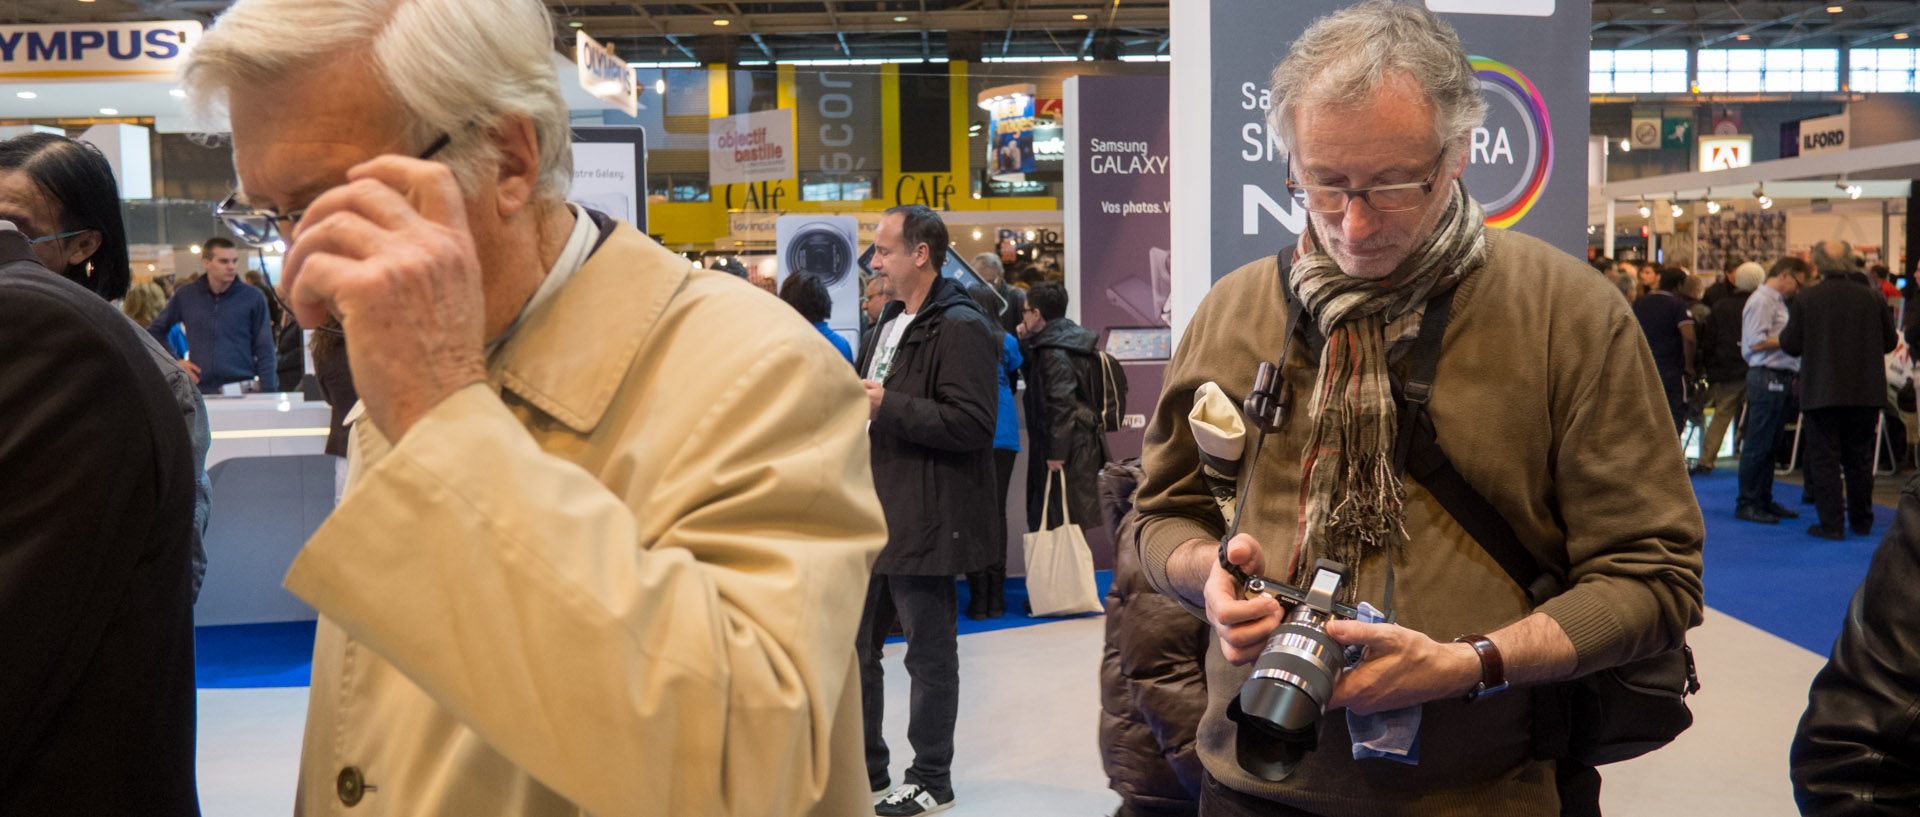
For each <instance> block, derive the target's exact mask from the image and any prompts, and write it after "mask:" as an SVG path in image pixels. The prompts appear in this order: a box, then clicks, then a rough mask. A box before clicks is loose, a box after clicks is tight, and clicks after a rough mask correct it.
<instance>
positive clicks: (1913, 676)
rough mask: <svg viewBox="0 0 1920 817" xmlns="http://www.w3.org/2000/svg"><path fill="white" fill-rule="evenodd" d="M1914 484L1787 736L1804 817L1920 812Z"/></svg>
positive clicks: (1918, 561)
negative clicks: (1794, 727) (1803, 710)
mask: <svg viewBox="0 0 1920 817" xmlns="http://www.w3.org/2000/svg"><path fill="white" fill-rule="evenodd" d="M1915 586H1920V477H1916V478H1914V479H1913V480H1912V481H1910V482H1908V483H1907V487H1906V488H1905V489H1904V490H1902V491H1901V492H1900V510H1899V511H1898V513H1897V514H1896V515H1895V516H1894V519H1893V529H1892V530H1890V531H1888V532H1887V538H1886V540H1885V541H1883V542H1881V543H1880V549H1879V550H1878V551H1877V552H1875V553H1874V554H1873V564H1872V565H1870V566H1869V567H1868V568H1867V578H1866V580H1865V581H1863V582H1861V583H1860V589H1859V590H1856V591H1854V594H1853V602H1852V603H1851V604H1849V605H1848V606H1847V620H1846V624H1845V626H1844V627H1843V628H1842V629H1841V631H1840V638H1839V639H1837V640H1835V641H1834V643H1833V656H1832V657H1831V658H1830V659H1828V661H1827V666H1826V667H1825V668H1824V669H1822V670H1820V674H1819V675H1817V676H1814V679H1813V688H1812V690H1810V691H1809V693H1808V695H1807V712H1806V714H1805V715H1802V716H1801V717H1800V730H1799V731H1798V732H1797V733H1796V734H1795V735H1794V736H1793V750H1792V754H1791V755H1790V757H1791V759H1792V763H1793V799H1794V802H1795V803H1797V804H1799V806H1800V813H1801V814H1805V815H1810V817H1840V815H1848V817H1854V816H1855V815H1858V816H1859V817H1867V816H1868V815H1874V816H1875V817H1877V816H1878V815H1887V817H1893V815H1904V816H1905V817H1911V815H1913V814H1915V813H1916V812H1920V605H1915V604H1914V603H1913V588H1914V587H1915Z"/></svg>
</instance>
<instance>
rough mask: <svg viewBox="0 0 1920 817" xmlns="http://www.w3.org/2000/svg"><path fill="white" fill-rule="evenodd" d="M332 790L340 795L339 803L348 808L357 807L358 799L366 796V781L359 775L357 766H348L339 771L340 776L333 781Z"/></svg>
mask: <svg viewBox="0 0 1920 817" xmlns="http://www.w3.org/2000/svg"><path fill="white" fill-rule="evenodd" d="M333 788H334V791H335V792H336V793H338V794H339V795H340V802H341V803H343V804H345V805H346V806H347V807H348V808H352V807H353V806H356V805H359V803H360V798H362V797H365V796H366V794H367V781H366V778H365V777H362V776H361V774H360V768H359V767H358V766H348V767H346V768H344V769H341V770H340V776H339V777H338V778H335V779H334V781H333Z"/></svg>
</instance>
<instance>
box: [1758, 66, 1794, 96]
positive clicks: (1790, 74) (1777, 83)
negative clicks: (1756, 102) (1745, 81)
mask: <svg viewBox="0 0 1920 817" xmlns="http://www.w3.org/2000/svg"><path fill="white" fill-rule="evenodd" d="M1762 83H1763V86H1764V87H1765V89H1766V91H1767V93H1770V94H1781V93H1792V92H1794V91H1798V90H1800V72H1799V71H1768V72H1767V73H1766V74H1765V75H1763V76H1762Z"/></svg>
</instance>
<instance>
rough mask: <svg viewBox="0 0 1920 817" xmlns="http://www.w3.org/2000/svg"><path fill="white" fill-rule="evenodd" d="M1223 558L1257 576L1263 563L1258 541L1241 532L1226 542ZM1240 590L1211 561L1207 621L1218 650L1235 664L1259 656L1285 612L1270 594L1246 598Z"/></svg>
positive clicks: (1206, 594) (1222, 570)
mask: <svg viewBox="0 0 1920 817" xmlns="http://www.w3.org/2000/svg"><path fill="white" fill-rule="evenodd" d="M1227 561H1230V562H1232V563H1233V564H1234V565H1236V566H1238V567H1239V568H1240V569H1241V570H1242V571H1244V572H1245V573H1247V574H1248V575H1252V576H1258V575H1261V574H1262V571H1263V570H1264V569H1265V566H1266V557H1265V555H1264V554H1263V553H1262V551H1261V550H1260V543H1259V542H1257V541H1255V540H1254V538H1253V537H1252V536H1249V535H1247V534H1244V533H1243V534H1240V535H1238V536H1235V537H1233V540H1232V541H1230V542H1228V543H1227ZM1242 590H1243V588H1242V587H1241V585H1240V583H1239V582H1238V581H1236V580H1235V579H1234V577H1233V575H1232V574H1230V573H1228V572H1227V571H1226V569H1225V568H1223V567H1221V566H1220V565H1219V563H1218V562H1215V563H1214V565H1213V570H1212V572H1210V573H1209V574H1207V586H1206V592H1205V597H1206V602H1207V623H1209V624H1212V625H1213V631H1214V633H1215V634H1216V635H1218V636H1219V637H1220V652H1221V653H1222V654H1224V655H1225V656H1226V658H1227V660H1228V661H1231V662H1233V663H1234V664H1236V665H1239V664H1246V663H1249V662H1251V661H1253V660H1254V659H1255V658H1258V657H1260V651H1261V650H1262V649H1264V648H1265V647H1266V644H1267V638H1268V637H1269V636H1271V635H1273V631H1274V629H1275V628H1277V627H1279V626H1280V619H1281V616H1282V615H1284V614H1285V612H1286V611H1285V610H1284V609H1283V608H1282V607H1281V605H1280V602H1279V601H1278V600H1276V599H1274V598H1273V597H1271V596H1266V595H1255V596H1254V597H1253V598H1250V599H1249V598H1245V597H1243V595H1242Z"/></svg>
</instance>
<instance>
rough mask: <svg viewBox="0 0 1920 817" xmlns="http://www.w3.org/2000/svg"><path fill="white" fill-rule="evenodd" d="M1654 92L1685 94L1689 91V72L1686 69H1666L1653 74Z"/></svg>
mask: <svg viewBox="0 0 1920 817" xmlns="http://www.w3.org/2000/svg"><path fill="white" fill-rule="evenodd" d="M1653 92H1654V93H1656V94H1684V93H1686V92H1687V73H1686V72H1685V71H1677V72H1676V71H1664V72H1657V73H1655V74H1654V75H1653Z"/></svg>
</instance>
